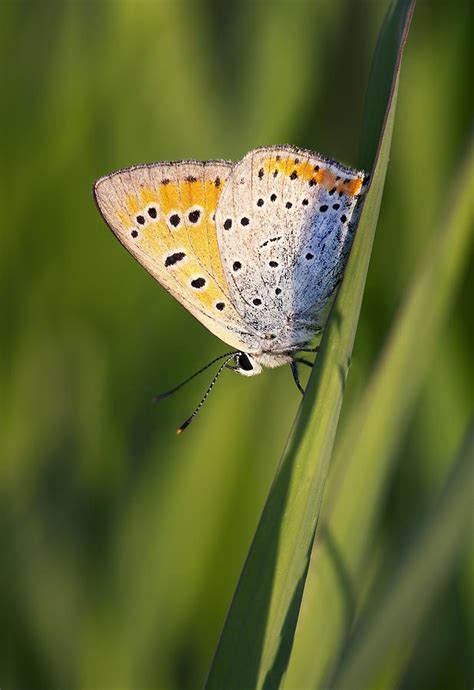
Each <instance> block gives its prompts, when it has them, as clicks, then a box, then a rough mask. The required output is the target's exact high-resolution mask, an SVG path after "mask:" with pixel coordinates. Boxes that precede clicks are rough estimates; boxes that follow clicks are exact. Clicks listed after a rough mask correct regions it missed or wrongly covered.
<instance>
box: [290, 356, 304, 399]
mask: <svg viewBox="0 0 474 690" xmlns="http://www.w3.org/2000/svg"><path fill="white" fill-rule="evenodd" d="M290 366H291V373H292V374H293V380H294V382H295V383H296V386H297V388H298V390H299V391H300V393H301V394H302V395H304V388H303V387H302V385H301V383H300V377H299V373H298V365H297V363H296V362H295V361H293V362H290Z"/></svg>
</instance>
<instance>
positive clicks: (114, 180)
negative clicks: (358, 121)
mask: <svg viewBox="0 0 474 690" xmlns="http://www.w3.org/2000/svg"><path fill="white" fill-rule="evenodd" d="M366 182H367V178H366V177H365V175H364V173H363V172H360V171H357V170H354V169H352V168H347V167H345V166H343V165H341V164H340V163H337V162H335V161H332V160H330V159H327V158H324V157H323V156H321V155H319V154H317V153H314V152H312V151H308V150H304V149H299V148H296V147H294V146H271V147H262V148H258V149H254V150H253V151H250V152H249V153H248V154H247V155H246V156H244V158H242V160H240V161H239V162H237V163H232V162H230V161H206V162H200V161H176V162H164V163H154V164H150V165H137V166H133V167H131V168H126V169H125V170H119V171H118V172H115V173H112V174H111V175H107V176H105V177H101V178H100V179H99V180H97V182H96V183H95V185H94V190H93V191H94V196H95V199H96V202H97V206H98V208H99V211H100V213H101V214H102V216H103V218H104V220H105V221H106V223H107V225H108V226H109V227H110V228H111V229H112V231H113V233H114V234H115V236H116V237H117V239H118V240H119V241H120V242H121V243H122V244H123V245H124V246H125V248H126V249H128V251H129V252H130V253H131V254H132V255H133V256H134V257H135V258H136V259H137V260H138V261H139V263H140V264H142V266H143V267H144V268H145V269H146V270H147V271H148V272H149V273H151V275H152V276H153V277H154V278H156V280H157V281H158V282H159V283H160V284H161V285H162V286H163V287H164V288H165V289H166V290H168V292H170V293H171V294H172V295H173V296H174V297H175V298H176V299H177V300H178V301H179V302H181V304H182V305H183V306H184V307H185V308H186V309H188V311H189V312H191V314H193V316H195V317H196V318H197V319H198V320H199V321H200V322H201V323H202V324H204V326H206V327H207V328H208V329H209V330H210V331H211V332H212V333H214V334H215V335H217V336H218V337H219V338H221V340H223V341H224V342H225V343H227V344H228V345H230V346H231V347H232V348H235V349H236V351H233V352H229V353H226V355H222V357H220V358H217V359H218V360H219V359H223V360H224V361H223V363H222V364H221V365H220V367H219V370H218V372H217V374H216V376H215V378H214V380H213V381H212V383H211V386H210V387H209V389H208V391H207V393H206V395H205V396H204V398H203V400H202V401H201V403H200V404H199V406H198V408H196V410H195V411H194V413H193V414H192V415H191V417H189V418H188V419H187V420H186V422H185V423H184V424H182V425H181V427H179V429H178V432H179V431H182V430H183V429H184V428H185V427H186V426H188V424H189V423H190V422H191V421H192V419H193V418H194V417H195V415H196V413H197V412H198V411H199V409H200V407H201V406H202V403H203V402H204V400H205V399H206V397H207V395H208V393H209V390H210V389H211V388H212V385H213V384H214V382H215V380H216V379H217V377H218V375H219V374H220V373H221V371H222V370H223V369H224V368H226V367H228V368H232V369H233V370H234V371H237V372H238V373H239V374H242V375H244V376H255V375H256V374H260V373H261V372H262V369H263V367H278V366H281V365H283V364H290V365H291V368H292V372H293V376H294V378H295V381H296V384H297V385H298V388H300V390H302V388H301V385H300V382H299V377H298V369H297V363H298V361H301V360H298V358H297V357H296V356H295V355H296V353H298V352H301V351H314V348H310V347H309V345H310V343H311V341H312V339H313V338H314V336H315V334H316V333H317V332H318V331H319V330H320V329H321V327H322V326H323V324H324V319H325V314H326V312H327V307H328V304H329V302H330V298H331V296H332V295H333V293H334V291H335V288H336V286H337V285H338V283H339V282H340V281H341V279H342V275H343V272H344V268H345V265H346V261H347V257H348V253H349V250H350V247H351V244H352V240H353V237H354V231H355V228H356V225H357V219H358V216H359V211H360V202H361V201H362V199H363V196H364V193H365V191H366ZM215 361H217V360H214V361H213V362H212V363H214V362H215ZM212 363H211V364H212ZM306 363H307V362H306ZM204 368H206V367H204ZM204 368H203V369H202V370H201V371H203V370H204ZM197 373H200V372H197ZM191 378H192V377H191ZM188 380H189V379H188ZM173 390H175V389H173ZM170 392H172V391H168V393H170ZM164 395H167V394H164ZM160 397H164V396H160Z"/></svg>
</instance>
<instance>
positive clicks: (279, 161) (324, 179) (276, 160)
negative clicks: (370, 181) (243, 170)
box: [263, 156, 362, 196]
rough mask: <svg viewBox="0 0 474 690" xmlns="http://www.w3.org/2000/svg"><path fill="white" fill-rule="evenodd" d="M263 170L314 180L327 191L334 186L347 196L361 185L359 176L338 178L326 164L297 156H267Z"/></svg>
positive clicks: (359, 188)
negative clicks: (303, 160) (302, 160)
mask: <svg viewBox="0 0 474 690" xmlns="http://www.w3.org/2000/svg"><path fill="white" fill-rule="evenodd" d="M263 165H264V170H265V171H266V172H267V173H270V172H272V173H273V174H275V172H278V173H282V174H283V175H287V176H288V177H291V176H292V175H296V176H297V177H298V178H300V179H302V180H304V181H305V182H310V181H311V180H314V182H315V183H317V184H319V185H321V186H322V187H324V188H325V189H327V190H328V191H330V190H331V189H333V188H334V187H336V190H337V191H338V192H340V193H343V194H347V195H348V196H356V195H357V194H358V193H359V192H360V190H361V187H362V180H360V179H359V178H345V179H343V180H338V179H337V176H336V175H335V174H334V173H333V172H331V170H330V168H329V167H328V166H326V165H321V164H319V165H314V164H313V163H310V162H308V161H305V162H301V161H300V160H299V159H298V158H286V157H285V158H283V157H281V156H274V157H271V158H267V159H266V160H265V161H264V164H263Z"/></svg>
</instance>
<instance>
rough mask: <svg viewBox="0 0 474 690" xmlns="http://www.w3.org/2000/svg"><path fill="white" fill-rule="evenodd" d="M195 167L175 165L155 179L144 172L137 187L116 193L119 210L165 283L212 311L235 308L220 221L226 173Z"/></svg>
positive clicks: (130, 236)
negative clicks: (123, 194) (221, 246)
mask: <svg viewBox="0 0 474 690" xmlns="http://www.w3.org/2000/svg"><path fill="white" fill-rule="evenodd" d="M190 167H191V172H190V173H189V174H185V171H184V170H183V175H182V176H180V175H176V171H174V179H170V178H169V177H166V172H165V173H164V174H163V173H162V174H161V175H159V176H157V177H155V179H152V177H151V176H148V178H145V177H144V176H141V178H140V179H139V183H138V184H137V185H136V186H135V188H134V190H133V192H132V193H129V194H127V195H126V197H125V199H123V200H122V201H120V199H119V198H117V201H118V203H117V206H116V208H115V213H116V216H117V218H118V219H119V221H120V223H121V224H122V226H124V229H125V232H126V234H127V235H128V241H131V242H132V241H133V244H134V245H135V246H136V247H137V249H138V251H139V252H140V253H141V252H143V253H144V254H146V255H147V256H149V257H152V258H153V261H154V262H156V263H158V264H161V267H160V269H158V267H157V270H156V271H153V274H154V275H155V277H158V278H160V279H161V281H162V282H164V283H166V285H165V286H166V287H168V288H169V289H170V290H173V285H174V286H175V287H174V290H176V289H177V290H178V291H179V290H182V291H183V295H184V296H185V297H187V298H188V299H191V300H196V301H197V302H198V303H200V304H201V305H202V307H203V308H205V309H206V311H209V312H211V313H216V311H217V313H218V312H223V311H224V310H226V312H231V311H233V307H232V305H231V304H230V301H229V299H228V297H227V282H226V280H225V277H224V271H223V268H222V261H221V257H220V252H219V247H218V243H217V235H216V227H215V212H216V207H217V202H218V200H219V196H220V193H221V191H222V185H223V181H222V173H221V175H220V176H218V175H216V174H215V170H213V169H211V170H210V171H207V170H206V167H205V166H202V165H200V166H199V165H198V169H197V170H195V167H196V166H194V167H192V166H190ZM198 175H200V177H198ZM170 177H171V175H170ZM137 182H138V180H137ZM163 269H165V270H164V271H163ZM162 271H163V272H164V275H163V276H160V275H159V274H160V273H161V272H162ZM165 276H166V277H165ZM179 286H182V288H180V287H179Z"/></svg>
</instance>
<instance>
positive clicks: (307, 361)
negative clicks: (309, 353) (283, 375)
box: [293, 357, 313, 368]
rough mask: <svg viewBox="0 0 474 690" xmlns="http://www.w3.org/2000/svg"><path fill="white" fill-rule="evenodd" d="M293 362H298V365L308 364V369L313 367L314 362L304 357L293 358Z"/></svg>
mask: <svg viewBox="0 0 474 690" xmlns="http://www.w3.org/2000/svg"><path fill="white" fill-rule="evenodd" d="M293 362H298V364H306V366H307V367H311V368H312V367H313V362H310V361H309V360H307V359H304V358H303V357H293Z"/></svg>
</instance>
